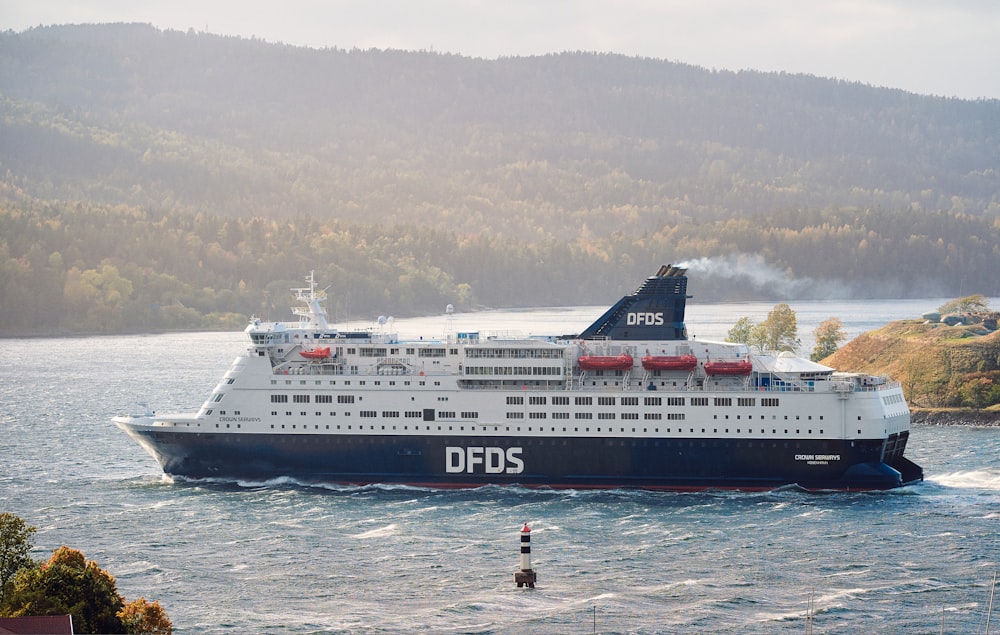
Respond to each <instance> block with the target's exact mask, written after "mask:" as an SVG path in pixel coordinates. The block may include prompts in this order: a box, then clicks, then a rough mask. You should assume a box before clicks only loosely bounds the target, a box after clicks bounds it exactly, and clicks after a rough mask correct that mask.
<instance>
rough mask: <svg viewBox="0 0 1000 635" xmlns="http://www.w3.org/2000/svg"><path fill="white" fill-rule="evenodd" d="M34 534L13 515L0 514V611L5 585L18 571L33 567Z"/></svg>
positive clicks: (4, 594) (33, 529) (30, 528)
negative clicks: (32, 541)
mask: <svg viewBox="0 0 1000 635" xmlns="http://www.w3.org/2000/svg"><path fill="white" fill-rule="evenodd" d="M34 533H35V528H34V527H29V526H28V525H27V524H26V523H25V522H24V520H22V519H21V518H19V517H17V516H15V515H14V514H9V513H7V512H4V513H2V514H0V610H2V607H3V604H4V598H5V597H6V590H7V583H8V582H10V581H12V580H13V579H14V575H15V574H16V573H17V572H18V570H20V569H25V568H29V567H32V566H34V560H32V559H31V555H30V554H31V546H32V545H31V536H32V534H34Z"/></svg>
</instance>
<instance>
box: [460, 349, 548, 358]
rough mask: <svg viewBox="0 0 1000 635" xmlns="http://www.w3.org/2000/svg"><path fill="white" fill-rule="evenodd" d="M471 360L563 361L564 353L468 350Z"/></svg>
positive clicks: (467, 355)
mask: <svg viewBox="0 0 1000 635" xmlns="http://www.w3.org/2000/svg"><path fill="white" fill-rule="evenodd" d="M465 356H466V357H467V358H469V359H475V358H480V359H562V357H563V352H562V350H560V349H555V348H467V349H465Z"/></svg>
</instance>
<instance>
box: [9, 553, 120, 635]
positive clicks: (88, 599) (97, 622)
mask: <svg viewBox="0 0 1000 635" xmlns="http://www.w3.org/2000/svg"><path fill="white" fill-rule="evenodd" d="M6 607H7V612H8V614H9V615H10V616H12V617H21V616H24V615H65V614H69V615H72V616H73V631H74V632H76V633H124V632H125V627H124V625H123V624H122V621H121V618H119V617H118V613H119V611H121V610H122V607H123V602H122V598H121V596H120V595H118V589H117V586H116V584H115V579H114V577H112V576H111V574H109V573H108V572H107V571H105V570H103V569H101V568H100V567H99V566H97V563H96V562H93V561H89V562H88V561H87V560H86V558H84V555H83V553H81V552H79V551H77V550H76V549H70V548H69V547H66V546H63V547H59V548H58V549H56V550H55V551H54V552H53V553H52V557H51V558H49V561H48V562H46V563H45V564H43V565H42V566H41V567H36V568H30V569H21V570H20V571H19V572H18V574H17V576H16V577H15V578H14V583H13V585H12V589H11V592H10V594H9V596H8V597H7V598H6Z"/></svg>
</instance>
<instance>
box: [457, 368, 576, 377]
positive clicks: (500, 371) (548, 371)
mask: <svg viewBox="0 0 1000 635" xmlns="http://www.w3.org/2000/svg"><path fill="white" fill-rule="evenodd" d="M465 374H466V375H532V376H535V375H549V376H555V377H558V376H560V375H562V374H563V368H562V366H466V367H465Z"/></svg>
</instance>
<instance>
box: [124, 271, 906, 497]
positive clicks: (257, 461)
mask: <svg viewBox="0 0 1000 635" xmlns="http://www.w3.org/2000/svg"><path fill="white" fill-rule="evenodd" d="M687 282H688V280H687V272H686V270H685V269H684V268H683V267H676V266H671V265H664V266H662V267H660V269H659V270H658V271H657V272H656V273H655V275H653V276H650V277H649V278H647V279H646V280H645V281H643V282H642V284H641V285H640V286H639V287H638V288H637V289H636V290H635V291H634V292H632V293H630V294H628V295H625V296H624V297H622V298H621V299H620V300H619V301H618V302H617V303H616V304H614V305H613V306H612V307H611V308H610V309H608V310H607V311H606V312H605V313H604V314H603V315H601V316H600V317H599V318H598V319H597V320H596V321H595V322H594V323H593V324H591V325H590V326H589V327H587V328H586V329H584V330H583V331H582V332H580V333H578V334H573V335H551V336H531V337H511V336H504V335H500V334H497V335H491V334H487V333H479V332H461V331H455V332H451V333H446V334H444V335H442V336H439V337H423V338H419V339H401V338H399V337H398V335H397V334H394V333H389V332H386V329H385V328H380V329H368V330H361V331H357V330H354V331H352V330H341V329H338V328H336V327H335V326H334V325H331V324H330V323H329V322H328V318H327V314H326V310H325V308H324V305H323V303H324V301H325V299H326V294H325V293H324V292H323V291H321V290H319V289H318V286H317V283H316V280H315V279H314V276H313V275H312V274H310V275H309V276H308V277H307V278H306V283H307V286H305V287H302V288H297V289H293V290H292V291H293V292H294V294H295V298H296V299H297V301H298V305H297V306H295V307H294V308H293V309H292V312H293V314H294V315H295V316H297V318H298V319H297V320H295V321H289V322H269V321H262V320H260V319H254V318H252V319H251V321H250V324H249V325H248V326H247V328H246V334H247V336H248V340H249V345H248V348H247V350H246V352H245V353H243V354H241V355H240V356H238V357H237V358H236V359H235V360H234V361H233V364H232V366H231V367H230V368H229V370H228V372H226V374H225V375H224V376H223V377H222V380H221V381H220V382H219V383H218V385H216V386H215V388H214V389H213V390H212V392H211V394H209V395H208V398H207V399H206V400H205V402H204V404H203V405H202V406H201V408H200V409H199V410H198V411H197V412H194V413H182V414H159V413H155V412H154V411H152V410H149V409H148V408H147V409H146V410H145V411H144V412H141V413H137V414H129V415H122V416H118V417H115V418H114V422H115V424H116V425H117V426H118V427H120V428H121V429H122V430H124V431H125V432H126V433H127V434H128V435H129V436H131V437H132V438H133V439H134V440H135V441H137V442H138V443H139V445H141V446H142V447H143V448H145V449H146V450H147V451H148V452H149V454H151V455H152V456H153V457H154V458H155V459H156V461H157V462H158V463H159V465H160V467H161V468H162V470H163V472H164V473H165V474H167V475H168V476H170V477H174V478H186V479H222V480H230V481H239V482H262V481H267V480H270V479H275V478H280V477H286V478H291V479H294V480H296V481H299V482H303V483H328V484H356V485H361V484H376V483H391V484H405V485H410V486H419V487H434V488H471V487H479V486H484V485H519V486H525V487H550V488H577V489H584V488H642V489H662V490H680V491H690V490H704V489H716V488H718V489H737V490H769V489H774V488H780V487H786V486H794V487H799V488H803V489H806V490H884V489H892V488H897V487H901V486H904V485H907V484H911V483H914V482H918V481H921V480H923V470H922V468H921V467H920V466H918V465H916V464H915V463H913V462H912V461H910V460H909V459H907V458H906V457H905V456H904V451H905V449H906V444H907V440H908V438H909V433H910V411H909V407H908V406H907V403H906V400H905V399H904V396H903V391H902V389H901V387H900V385H899V384H898V383H894V382H891V381H889V380H888V379H887V378H885V377H880V376H873V375H868V374H862V373H848V372H836V371H835V370H834V369H832V368H829V367H827V366H823V365H821V364H817V363H814V362H811V361H809V360H806V359H802V358H800V357H796V356H795V355H793V354H792V353H790V352H780V353H770V352H760V351H756V350H754V349H751V347H749V346H748V345H746V344H739V343H731V342H713V341H702V340H695V339H689V338H688V336H687V327H686V326H685V323H684V311H685V305H686V302H687V300H688V298H689V297H690V296H688V295H687ZM390 330H391V329H390Z"/></svg>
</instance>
